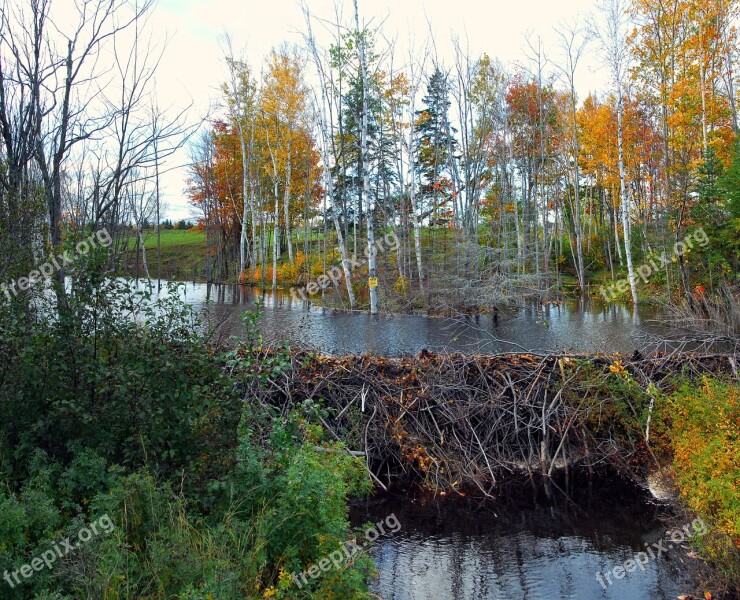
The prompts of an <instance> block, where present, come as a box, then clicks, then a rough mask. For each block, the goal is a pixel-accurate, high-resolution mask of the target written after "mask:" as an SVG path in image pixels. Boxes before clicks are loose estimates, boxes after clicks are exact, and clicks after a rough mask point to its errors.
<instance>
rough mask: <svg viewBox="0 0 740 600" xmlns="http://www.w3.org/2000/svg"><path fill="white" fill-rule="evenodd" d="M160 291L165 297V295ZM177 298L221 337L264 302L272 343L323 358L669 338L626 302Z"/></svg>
mask: <svg viewBox="0 0 740 600" xmlns="http://www.w3.org/2000/svg"><path fill="white" fill-rule="evenodd" d="M162 293H165V292H164V291H163V292H162ZM179 293H180V294H181V295H182V296H183V297H184V298H185V299H186V300H187V302H188V303H190V304H192V305H194V306H196V307H198V308H205V307H206V306H208V308H209V313H210V318H209V320H210V321H211V323H214V324H218V325H219V328H218V332H217V333H216V334H215V335H217V336H218V337H220V338H221V339H227V338H228V337H230V336H232V335H236V336H238V335H240V333H242V332H243V329H242V323H241V317H242V315H243V314H244V312H245V311H247V310H250V309H253V308H254V303H255V302H256V301H262V302H263V303H264V307H265V310H264V315H263V317H262V319H261V321H260V330H261V332H262V334H263V336H264V337H265V339H266V340H267V341H268V342H278V341H281V340H287V341H288V342H289V343H290V345H291V346H292V347H294V348H307V349H312V350H317V351H320V352H322V353H324V354H362V353H370V354H376V355H382V356H402V355H406V354H416V353H417V352H419V351H421V350H422V349H427V350H429V351H432V352H445V351H447V352H467V353H489V354H490V353H496V352H518V351H534V352H552V351H560V350H572V351H578V352H604V353H612V352H625V353H631V352H633V351H634V350H636V349H639V350H647V351H650V350H655V349H661V346H662V345H664V342H663V340H664V338H666V337H671V336H670V335H669V334H668V332H669V330H668V329H667V328H666V327H665V325H663V324H661V323H660V322H659V316H660V315H659V313H658V312H657V311H656V310H655V309H654V308H652V307H639V308H638V310H637V311H636V312H633V310H632V308H631V307H629V306H626V305H620V304H606V303H603V302H599V301H596V300H567V301H565V302H564V303H563V304H560V305H545V306H542V305H540V306H537V305H534V304H530V305H527V306H525V307H523V308H520V309H518V310H515V311H507V312H502V313H501V314H500V315H499V317H498V319H494V318H493V317H492V316H490V315H480V316H478V317H470V316H465V315H461V316H460V317H457V318H429V317H426V316H423V315H414V314H402V315H387V314H385V315H377V316H371V315H369V314H367V313H366V312H358V311H356V312H348V311H339V310H334V309H330V308H322V307H320V306H316V305H312V306H306V304H305V303H303V302H302V301H296V300H294V299H293V298H291V296H290V295H289V294H287V293H283V292H281V291H278V292H275V293H271V292H268V293H267V294H265V295H262V294H260V293H259V292H258V291H256V290H254V289H253V288H249V287H245V286H238V285H207V284H202V283H187V284H183V285H182V286H181V287H180V291H179Z"/></svg>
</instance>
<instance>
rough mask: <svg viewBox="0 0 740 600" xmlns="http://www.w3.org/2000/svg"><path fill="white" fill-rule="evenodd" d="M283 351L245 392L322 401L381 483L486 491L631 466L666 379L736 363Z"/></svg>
mask: <svg viewBox="0 0 740 600" xmlns="http://www.w3.org/2000/svg"><path fill="white" fill-rule="evenodd" d="M291 360H292V369H291V370H290V371H289V372H288V373H283V374H281V375H279V376H278V377H276V378H268V379H267V381H266V382H265V381H264V380H263V382H262V384H260V385H257V384H256V383H252V384H250V385H249V386H245V389H244V390H243V392H244V395H245V400H248V401H257V402H263V403H269V404H271V405H272V406H277V407H279V408H280V409H281V410H282V411H283V413H287V412H288V411H289V410H291V409H294V408H296V407H297V406H298V405H299V404H301V403H302V402H304V401H305V400H311V401H312V402H313V403H315V404H319V405H320V406H322V407H323V408H325V409H327V413H326V414H327V415H328V416H324V417H321V418H322V421H323V423H324V426H325V427H326V428H327V430H328V431H329V432H330V434H331V435H333V436H334V437H335V438H337V439H341V440H342V441H344V442H345V443H346V444H347V447H348V448H349V449H350V450H352V451H354V453H355V454H358V452H359V454H363V453H364V455H365V459H366V460H367V464H368V469H369V470H370V471H371V473H372V474H373V477H374V479H375V480H376V482H377V483H378V484H379V485H383V486H384V485H385V484H384V483H382V482H385V483H386V484H387V483H388V482H390V481H392V480H394V479H398V478H404V479H406V480H407V481H417V482H418V481H419V480H421V481H422V482H423V483H425V484H426V485H429V486H431V487H434V488H436V489H440V488H442V489H450V488H451V489H458V488H470V487H473V486H474V487H477V488H478V489H479V490H480V491H482V492H483V493H484V494H489V493H490V492H491V491H492V489H493V488H494V486H495V485H496V483H497V481H498V480H499V479H500V478H501V477H502V476H503V475H505V474H507V473H511V474H513V473H525V474H528V475H529V476H530V477H535V476H537V477H544V478H545V479H547V478H549V477H551V476H552V475H553V473H554V472H556V471H562V470H567V469H572V468H576V467H577V468H586V469H589V470H591V469H593V468H594V467H596V466H598V465H605V464H610V465H611V466H614V467H617V468H618V469H622V470H630V469H633V468H634V467H635V466H639V464H640V461H641V460H643V459H644V455H646V454H647V453H646V452H645V450H646V437H647V435H646V432H645V419H646V417H647V419H649V418H650V417H651V416H652V415H651V413H652V410H653V404H654V400H655V396H656V395H657V394H658V392H659V390H663V391H666V390H668V389H670V386H671V385H672V383H671V379H672V376H675V375H676V374H678V373H683V374H684V375H685V376H688V377H697V376H700V375H702V374H709V373H711V374H731V375H733V376H735V377H737V364H738V359H737V356H736V355H721V354H711V355H710V354H706V355H694V354H672V355H656V356H651V357H647V358H643V357H641V356H633V357H631V358H630V357H624V356H601V355H572V354H570V355H567V354H547V355H536V354H499V355H493V356H464V355H456V354H453V355H434V354H430V353H427V352H423V353H421V354H420V355H419V356H416V357H407V358H397V359H396V358H381V357H372V356H351V357H320V356H314V355H311V354H307V353H295V354H292V355H291ZM256 364H259V360H258V361H257V363H256ZM651 384H652V385H651ZM648 423H649V421H648ZM648 429H649V427H648Z"/></svg>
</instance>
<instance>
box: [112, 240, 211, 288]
mask: <svg viewBox="0 0 740 600" xmlns="http://www.w3.org/2000/svg"><path fill="white" fill-rule="evenodd" d="M160 238H161V248H162V278H164V279H179V280H185V279H201V278H203V279H204V278H205V264H206V261H205V246H206V234H205V232H203V231H188V230H181V229H165V230H162V231H161V234H160ZM127 243H128V248H129V249H130V250H132V249H133V248H135V247H136V239H135V238H133V237H131V238H128V240H127ZM144 248H145V249H146V251H147V263H148V265H149V273H150V274H151V275H152V277H156V272H157V233H156V231H153V230H150V231H145V232H144ZM139 256H141V252H139ZM127 260H128V269H127V271H128V273H129V274H133V271H134V270H135V269H136V255H135V254H134V253H133V252H130V254H129V256H128V259H127ZM143 275H144V269H143V265H141V264H139V276H140V277H141V276H143Z"/></svg>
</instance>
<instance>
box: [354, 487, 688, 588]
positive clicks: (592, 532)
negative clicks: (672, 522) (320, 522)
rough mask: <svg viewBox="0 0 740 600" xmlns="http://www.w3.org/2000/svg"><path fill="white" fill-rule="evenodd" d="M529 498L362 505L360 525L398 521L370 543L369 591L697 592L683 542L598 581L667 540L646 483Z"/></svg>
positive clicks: (386, 500) (383, 500)
mask: <svg viewBox="0 0 740 600" xmlns="http://www.w3.org/2000/svg"><path fill="white" fill-rule="evenodd" d="M527 496H528V494H527V493H526V490H521V491H520V493H519V494H518V495H517V496H516V497H514V498H510V499H508V500H503V501H498V500H497V501H493V502H492V501H485V502H481V501H477V500H471V499H467V498H466V499H460V498H439V497H438V498H437V499H436V500H435V499H427V500H421V499H413V498H408V497H407V496H396V495H382V496H378V497H377V498H375V499H373V500H371V501H370V502H368V503H367V504H362V505H359V506H356V507H355V508H354V509H353V512H352V521H353V523H354V524H355V525H357V526H360V525H361V524H364V523H377V522H380V521H383V520H384V519H386V518H387V517H388V515H395V517H396V519H397V521H398V523H399V524H400V529H399V530H398V531H397V532H395V533H392V534H387V535H384V536H381V537H380V538H379V539H378V540H377V541H376V542H375V544H374V546H373V549H372V551H371V554H372V555H373V557H374V559H375V562H376V565H377V568H378V576H377V578H376V580H375V581H374V582H373V584H372V588H371V589H372V591H373V592H374V593H376V594H378V595H379V596H380V597H382V598H384V599H393V600H428V599H432V600H436V599H440V600H555V599H574V600H647V599H650V600H673V599H675V598H676V597H677V596H678V595H680V594H685V593H688V592H690V591H691V589H692V587H693V586H692V584H691V581H690V578H689V575H688V572H687V571H688V567H689V566H690V564H689V563H691V561H692V560H693V559H691V558H688V557H687V552H688V549H686V548H681V547H680V546H676V547H674V548H671V549H670V550H668V552H667V553H666V554H663V555H662V556H661V557H660V558H656V559H655V560H649V561H648V562H647V564H645V565H644V570H642V569H639V568H637V569H636V570H635V571H634V572H631V573H627V574H626V576H625V577H623V578H622V579H615V578H614V577H612V582H613V583H612V585H609V584H608V581H607V580H606V578H604V577H602V579H603V580H604V585H603V586H602V585H601V584H600V583H599V580H598V579H597V578H596V573H602V574H603V573H611V571H612V569H613V568H614V567H617V566H619V565H623V564H624V562H625V561H626V560H628V559H634V557H635V555H636V554H637V553H638V552H642V551H644V550H645V544H647V543H657V542H658V540H659V539H661V538H665V537H666V526H665V524H664V522H663V520H662V518H663V517H664V514H663V513H664V509H663V508H662V507H660V506H658V505H654V504H651V503H649V502H648V501H647V499H646V498H645V497H644V494H643V493H642V491H641V490H636V489H634V488H631V487H625V486H624V485H621V484H620V485H616V486H614V485H612V486H611V487H608V488H604V487H602V488H601V489H599V490H598V491H593V492H591V493H590V494H589V493H582V494H581V498H573V497H571V498H570V499H566V498H565V497H562V498H559V499H558V498H554V501H549V502H541V501H535V500H534V499H532V498H528V497H527ZM665 545H666V546H667V545H668V544H665Z"/></svg>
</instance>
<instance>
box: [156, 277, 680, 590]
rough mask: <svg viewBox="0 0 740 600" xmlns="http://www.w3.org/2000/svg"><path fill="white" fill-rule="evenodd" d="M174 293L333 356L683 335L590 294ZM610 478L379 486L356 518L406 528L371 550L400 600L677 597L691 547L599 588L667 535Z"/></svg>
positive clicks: (198, 288) (232, 320)
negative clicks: (404, 492)
mask: <svg viewBox="0 0 740 600" xmlns="http://www.w3.org/2000/svg"><path fill="white" fill-rule="evenodd" d="M161 293H162V294H167V291H165V290H164V289H163V291H162V292H161ZM177 293H178V294H180V295H181V296H182V297H183V298H184V299H185V300H186V301H187V302H188V303H189V304H191V305H193V306H194V307H196V308H198V309H207V314H208V319H207V320H208V322H209V323H210V324H211V326H212V328H213V329H214V334H213V335H214V337H216V338H220V339H221V340H225V339H228V338H229V337H232V336H237V337H238V336H239V335H241V334H243V332H244V329H243V325H242V320H241V319H242V316H243V314H244V312H245V311H247V310H250V309H253V308H254V303H255V302H256V301H260V302H262V303H263V305H264V314H263V316H262V318H261V320H260V324H259V328H260V331H261V332H262V334H263V336H264V337H265V339H266V340H267V341H268V342H279V341H282V340H287V341H288V342H289V343H290V344H291V346H292V347H294V348H296V347H301V348H308V349H312V350H316V351H319V352H321V353H324V354H359V353H366V352H369V353H371V354H376V355H384V356H400V355H405V354H415V353H417V352H419V351H421V350H422V349H427V350H430V351H433V352H445V351H457V352H469V353H494V352H511V351H524V350H526V351H535V352H551V351H559V350H573V351H580V352H605V353H611V352H625V353H631V352H633V351H634V350H635V349H640V350H642V351H647V352H650V351H652V350H656V349H661V346H664V345H665V341H661V340H665V339H667V338H671V337H674V336H672V335H671V332H670V330H669V329H668V328H666V327H665V326H664V325H662V324H660V323H659V313H657V312H656V311H655V310H653V309H650V308H643V307H640V308H639V309H638V310H637V311H636V312H633V311H632V309H631V308H629V307H627V306H623V305H617V304H611V305H607V304H604V303H599V302H597V301H592V300H589V301H577V300H571V301H566V302H565V303H564V304H561V305H558V306H556V305H549V306H536V305H529V306H526V307H524V308H521V309H519V310H518V311H512V312H507V313H501V314H500V315H499V318H498V319H493V318H492V317H491V316H487V315H482V316H480V317H478V318H475V317H466V316H461V317H459V318H428V317H425V316H421V315H395V316H390V315H379V316H375V317H371V316H370V315H368V314H367V313H363V312H354V313H350V312H343V311H336V310H332V309H325V308H321V307H318V306H306V305H305V304H304V303H303V302H300V301H298V302H296V301H295V300H293V299H292V298H291V297H290V295H288V294H285V293H280V292H278V293H274V294H266V295H264V296H261V295H260V294H259V293H258V292H256V291H255V290H253V289H252V288H247V287H243V286H236V285H210V286H209V285H206V284H197V283H195V284H193V283H188V284H185V285H183V286H181V287H180V288H179V290H178V292H177ZM600 485H601V487H600V489H599V490H598V491H595V492H588V493H584V492H583V490H581V493H580V497H574V496H572V495H571V496H570V497H566V496H564V495H562V494H561V495H558V494H556V495H555V496H554V497H553V498H550V499H547V501H545V502H543V501H542V499H541V498H540V497H538V496H537V495H533V494H532V493H527V490H526V489H525V490H520V491H519V492H518V493H515V494H514V496H513V499H512V497H509V498H508V499H501V500H499V501H496V502H495V503H492V502H490V501H487V502H483V503H481V502H480V501H475V500H472V499H469V498H465V499H461V498H458V497H455V498H449V497H448V498H439V497H438V498H437V499H431V500H430V499H421V498H409V497H408V496H395V495H383V496H379V497H376V498H374V499H373V500H371V501H370V502H368V503H366V504H361V505H358V506H355V508H354V510H353V514H352V519H353V522H354V523H355V524H356V525H358V526H359V525H360V524H362V523H366V522H373V523H376V522H378V521H381V520H384V519H386V518H387V517H388V515H390V514H395V516H396V518H397V519H398V521H399V522H400V524H401V529H400V530H399V531H398V532H396V533H394V534H393V535H392V536H384V537H381V538H380V539H379V540H378V542H377V543H376V544H375V546H374V549H373V551H372V553H373V557H374V559H375V562H376V565H377V568H378V577H377V579H376V580H375V581H374V583H373V587H372V590H373V592H374V593H375V594H377V595H378V596H379V597H381V598H385V599H394V600H428V599H429V600H437V599H439V600H545V599H547V600H551V599H577V600H645V599H651V600H669V599H673V598H676V596H678V595H679V594H682V593H687V592H688V591H691V582H690V581H689V579H688V576H687V573H686V566H687V565H686V561H691V559H688V558H686V552H687V550H686V549H681V548H674V549H672V550H671V551H670V552H669V553H668V554H667V555H664V556H662V557H660V559H656V560H651V561H649V562H648V563H647V564H646V565H644V571H643V570H637V571H635V572H633V573H629V574H628V575H627V577H625V578H622V579H618V580H617V579H614V580H613V584H612V585H606V586H602V585H601V584H600V583H599V581H598V579H597V578H596V573H597V572H601V573H607V572H611V570H612V569H613V568H614V567H615V566H619V565H622V564H624V561H625V560H628V559H631V558H634V556H635V555H636V553H638V552H642V551H643V550H644V549H645V548H644V546H645V544H646V543H654V542H657V541H658V540H659V539H660V538H663V537H665V525H664V524H663V522H662V521H661V516H662V513H664V512H665V509H664V508H662V507H660V506H657V505H654V504H652V503H651V502H650V501H649V500H648V498H647V496H646V494H645V493H644V492H643V491H642V490H639V489H635V488H631V487H625V486H624V485H623V484H622V485H616V486H615V485H614V484H613V483H612V484H609V486H608V487H606V484H604V483H602V484H600ZM663 516H664V515H663Z"/></svg>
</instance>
